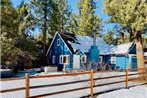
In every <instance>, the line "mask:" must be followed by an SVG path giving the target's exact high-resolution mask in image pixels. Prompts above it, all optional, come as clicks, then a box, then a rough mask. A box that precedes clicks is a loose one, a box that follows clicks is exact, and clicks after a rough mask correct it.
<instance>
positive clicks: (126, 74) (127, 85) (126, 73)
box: [126, 68, 128, 88]
mask: <svg viewBox="0 0 147 98" xmlns="http://www.w3.org/2000/svg"><path fill="white" fill-rule="evenodd" d="M126 88H128V68H127V69H126Z"/></svg>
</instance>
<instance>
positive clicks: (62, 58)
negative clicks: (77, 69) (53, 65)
mask: <svg viewBox="0 0 147 98" xmlns="http://www.w3.org/2000/svg"><path fill="white" fill-rule="evenodd" d="M59 62H60V64H69V63H70V56H69V55H60V61H59Z"/></svg>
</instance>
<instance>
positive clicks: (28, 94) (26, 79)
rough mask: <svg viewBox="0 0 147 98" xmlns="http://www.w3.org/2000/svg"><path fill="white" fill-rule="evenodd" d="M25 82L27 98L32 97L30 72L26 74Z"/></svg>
mask: <svg viewBox="0 0 147 98" xmlns="http://www.w3.org/2000/svg"><path fill="white" fill-rule="evenodd" d="M25 82H26V98H29V97H30V80H29V74H28V73H26V74H25Z"/></svg>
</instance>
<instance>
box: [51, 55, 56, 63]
mask: <svg viewBox="0 0 147 98" xmlns="http://www.w3.org/2000/svg"><path fill="white" fill-rule="evenodd" d="M55 60H56V56H54V55H53V56H52V63H53V64H55Z"/></svg>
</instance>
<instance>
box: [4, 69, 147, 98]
mask: <svg viewBox="0 0 147 98" xmlns="http://www.w3.org/2000/svg"><path fill="white" fill-rule="evenodd" d="M134 70H144V69H142V68H140V69H133V70H131V69H126V70H124V72H125V74H123V75H117V76H108V77H99V78H94V74H96V73H102V72H93V70H91V71H90V72H77V73H70V74H58V75H44V76H29V74H26V75H25V78H18V79H12V80H21V79H25V87H22V88H14V89H8V90H1V93H5V92H13V91H19V90H25V92H26V98H35V97H44V96H51V95H56V94H62V93H67V92H72V91H78V90H84V89H90V96H93V95H94V87H100V86H105V85H111V84H116V83H122V82H125V85H124V86H125V88H128V82H129V81H132V80H137V79H138V78H129V76H133V75H139V74H147V72H142V73H131V74H129V73H128V72H129V71H134ZM104 72H108V71H104ZM104 72H103V73H104ZM109 72H116V71H109ZM117 72H119V71H117ZM84 74H89V75H90V79H85V80H78V81H72V82H66V83H58V84H48V85H39V86H30V79H33V78H35V79H37V78H50V77H62V76H74V75H84ZM119 77H125V80H121V81H115V82H109V83H103V84H98V85H95V84H94V81H96V80H106V79H114V78H119ZM2 81H8V80H2ZM87 81H90V86H89V87H82V88H77V89H71V90H64V91H59V92H54V93H48V94H42V95H36V96H30V89H37V88H43V87H54V86H61V85H65V84H66V85H67V84H74V83H81V82H87Z"/></svg>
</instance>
